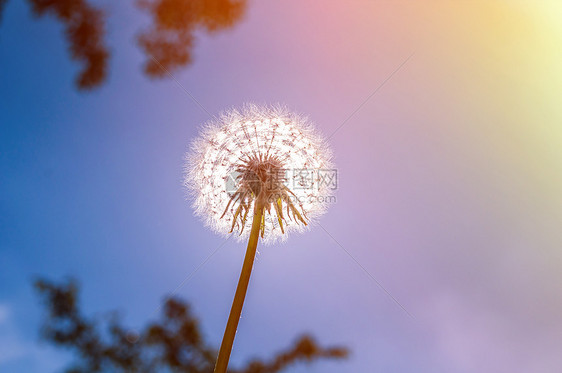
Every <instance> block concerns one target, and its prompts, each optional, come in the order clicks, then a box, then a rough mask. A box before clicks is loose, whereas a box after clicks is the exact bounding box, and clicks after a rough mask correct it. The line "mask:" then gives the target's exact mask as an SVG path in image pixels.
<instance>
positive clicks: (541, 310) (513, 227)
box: [0, 0, 562, 373]
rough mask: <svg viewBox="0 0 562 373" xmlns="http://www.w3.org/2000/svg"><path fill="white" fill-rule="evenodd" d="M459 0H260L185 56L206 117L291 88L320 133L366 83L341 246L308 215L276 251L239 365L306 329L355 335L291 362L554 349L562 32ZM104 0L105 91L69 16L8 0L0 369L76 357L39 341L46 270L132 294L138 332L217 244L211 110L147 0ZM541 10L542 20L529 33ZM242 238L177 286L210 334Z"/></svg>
mask: <svg viewBox="0 0 562 373" xmlns="http://www.w3.org/2000/svg"><path fill="white" fill-rule="evenodd" d="M445 3H447V2H437V1H436V2H428V3H427V4H426V5H423V6H421V5H420V6H418V5H415V4H410V3H409V2H396V3H390V2H358V3H357V4H355V3H354V4H347V3H346V4H343V3H338V2H331V1H330V2H326V4H324V5H322V6H319V5H317V4H315V3H314V2H310V3H309V2H306V3H305V4H299V3H298V2H296V1H287V2H285V1H284V2H276V1H265V2H251V3H250V5H249V7H248V12H247V14H246V16H245V18H244V20H243V21H242V22H241V23H240V24H239V25H237V26H236V27H234V28H233V29H232V30H230V31H227V32H224V33H218V34H215V35H212V36H208V35H203V34H201V35H198V39H197V44H196V47H195V55H194V63H193V64H192V65H191V66H189V67H188V68H186V69H184V70H182V71H180V72H178V73H177V74H175V76H176V78H177V80H178V82H180V84H181V86H182V87H184V88H185V89H186V90H188V91H189V92H190V93H191V94H192V95H193V96H194V97H196V99H197V100H198V101H199V102H200V103H201V105H202V106H203V107H204V108H205V110H206V111H208V112H209V113H211V114H216V113H218V112H220V111H221V110H222V109H224V108H227V107H231V106H238V105H241V104H242V103H244V102H246V101H256V102H258V103H275V102H282V103H285V104H287V105H288V106H289V107H290V108H292V109H294V110H297V111H299V112H304V113H307V114H309V115H310V118H311V119H312V120H313V121H314V122H316V123H317V124H318V128H319V130H320V131H322V132H324V133H325V134H330V133H332V132H333V131H334V130H335V129H336V128H337V127H338V126H339V125H340V124H342V123H343V122H344V121H345V120H346V118H348V117H349V116H350V115H351V114H352V113H354V112H355V110H356V109H357V108H358V107H360V106H361V104H362V103H363V102H365V105H363V106H361V107H360V110H358V111H357V112H356V114H354V115H353V116H352V118H351V119H350V120H349V121H348V122H346V124H345V126H344V127H342V129H341V130H340V131H338V133H337V134H336V135H334V137H333V138H332V139H331V140H330V141H331V143H332V146H333V148H334V154H335V162H336V165H337V167H338V172H339V177H340V189H339V191H338V194H337V198H338V199H337V203H335V204H334V205H333V206H332V207H331V208H330V210H329V211H328V213H327V215H326V216H325V217H323V218H322V220H321V221H320V223H321V224H322V226H323V227H324V228H326V230H327V231H328V232H330V235H332V236H333V237H334V238H335V240H337V242H338V243H339V244H338V243H336V242H335V241H334V240H333V239H332V238H331V237H330V235H327V234H326V233H325V232H324V231H323V229H321V228H320V227H315V228H313V229H312V230H311V231H310V232H307V233H305V234H303V235H299V236H292V237H291V238H290V239H289V240H288V242H286V243H283V244H279V245H274V246H268V247H263V248H261V250H260V254H259V256H258V258H257V260H256V263H255V269H254V272H253V274H252V280H251V283H250V289H249V292H248V296H247V299H246V303H245V308H244V312H243V317H242V319H241V322H240V326H239V332H238V334H237V338H236V341H235V346H234V352H233V356H232V361H233V362H234V363H240V362H242V361H245V360H246V359H248V358H250V357H252V356H263V357H265V356H270V355H271V353H272V352H273V351H277V350H279V349H282V348H284V347H285V346H287V345H288V344H289V343H290V342H291V341H292V340H293V339H294V338H295V337H297V336H298V335H299V334H300V333H303V332H309V333H312V334H313V335H315V336H316V337H317V338H318V340H319V341H321V342H322V343H325V344H343V345H347V346H348V347H349V348H350V349H351V350H352V356H351V358H350V359H349V360H347V361H345V362H342V363H333V362H321V363H318V364H314V365H311V366H306V365H304V366H299V367H295V368H294V369H292V370H289V371H288V372H290V373H299V372H304V371H306V372H322V373H331V372H342V371H352V372H373V371H376V372H378V371H380V372H412V371H415V372H474V371H482V372H487V371H489V372H500V371H516V369H522V370H521V371H533V372H551V371H552V369H553V367H556V366H559V363H561V362H560V357H559V356H558V352H559V350H560V346H561V345H562V341H561V340H560V337H559V335H562V333H560V334H558V332H559V331H560V325H562V323H560V316H559V315H560V314H562V312H560V311H562V298H561V297H560V294H562V293H561V292H560V284H561V283H562V281H560V280H561V278H560V273H562V272H561V271H560V268H562V256H561V255H560V253H561V251H560V247H562V236H561V234H560V232H559V229H558V227H559V224H558V223H559V221H560V218H561V217H562V204H561V201H560V197H559V196H560V195H562V194H560V193H559V192H560V190H562V180H561V178H560V175H561V173H560V171H561V170H562V168H561V165H560V162H559V160H560V159H562V157H560V149H562V147H560V146H559V145H560V144H562V132H561V131H559V128H558V127H557V126H558V123H559V121H558V119H560V118H562V115H561V114H560V109H559V108H558V107H557V106H556V103H557V100H558V98H559V97H560V96H559V93H560V92H559V90H560V89H559V87H560V85H557V84H554V83H552V82H555V83H556V82H560V81H562V80H560V77H561V75H560V74H559V68H556V66H560V64H559V63H558V62H561V61H562V56H561V55H560V53H557V52H556V51H555V50H554V51H553V49H552V47H551V44H549V42H552V41H553V40H555V41H556V40H559V36H560V35H562V33H560V32H559V31H560V30H557V31H556V33H554V32H551V31H552V30H553V29H552V28H551V27H555V26H552V23H548V22H547V21H546V19H547V18H544V19H543V18H540V17H539V16H536V15H534V16H533V18H532V17H531V16H530V15H529V13H525V12H528V10H525V12H523V11H521V10H519V9H517V10H514V9H512V6H511V5H505V4H507V3H505V2H501V1H498V2H497V3H495V4H496V5H497V7H495V8H493V9H491V8H490V9H488V8H486V11H489V12H488V13H486V14H489V15H490V17H489V19H488V18H485V19H482V18H481V17H480V15H481V14H483V13H481V12H480V10H481V9H480V8H479V7H482V8H484V7H487V6H488V5H483V4H484V2H477V1H475V2H474V4H476V5H474V4H473V5H465V8H463V6H460V5H459V6H456V5H452V4H453V3H452V2H451V3H447V4H449V5H448V6H442V4H445ZM96 4H100V5H101V6H102V7H103V8H104V9H105V10H106V11H107V12H108V13H109V14H110V17H109V18H108V22H109V23H108V43H109V47H110V49H111V52H112V59H111V62H110V75H109V79H108V81H107V83H106V84H105V85H103V86H102V87H101V88H100V89H98V90H95V91H93V92H90V93H81V92H77V91H76V89H75V88H74V86H73V79H74V75H75V73H76V71H77V66H76V65H75V64H74V63H73V62H72V61H70V60H69V58H68V53H67V50H66V45H65V43H64V40H63V38H62V28H61V26H60V25H59V24H58V23H56V22H55V21H54V20H53V19H50V18H41V19H38V20H36V19H34V18H33V17H32V15H31V12H30V9H29V6H28V5H27V3H25V2H22V1H16V0H11V1H9V2H8V4H7V7H6V9H5V11H4V14H3V20H2V23H1V24H0V71H1V74H0V149H1V150H0V175H1V177H0V371H2V372H4V371H5V372H13V373H20V372H22V373H23V372H26V373H27V372H55V371H58V370H60V369H61V368H62V367H63V366H64V364H65V362H67V361H68V359H69V358H70V356H69V355H67V354H66V353H64V352H61V351H58V350H55V349H53V348H51V347H49V346H47V345H45V344H44V343H43V344H41V343H40V342H39V336H38V327H39V325H40V321H41V315H42V313H41V307H39V304H38V301H37V298H36V296H35V294H34V293H33V290H32V286H31V284H32V280H33V279H34V278H36V276H45V277H47V278H50V279H53V280H58V279H63V278H65V276H73V277H76V278H77V279H78V280H79V281H80V283H81V284H82V304H83V308H84V310H85V312H86V313H87V314H89V315H94V314H96V313H99V312H104V311H107V310H112V309H117V310H120V311H121V312H122V314H123V317H124V322H125V324H127V325H129V326H130V327H131V328H133V329H134V328H137V327H139V326H142V325H143V324H144V323H145V322H146V321H147V320H149V319H150V318H153V317H154V312H155V310H156V309H157V308H158V307H159V305H160V304H161V301H162V299H163V297H164V296H165V295H166V294H170V293H171V292H172V291H174V289H176V288H177V287H178V285H180V284H181V283H182V281H183V280H184V279H185V278H186V277H187V276H188V275H190V273H192V272H193V270H194V269H196V268H197V267H198V266H199V265H200V264H201V263H202V262H203V261H204V260H205V259H206V258H207V257H208V256H209V255H210V254H212V253H213V252H214V251H215V250H216V249H217V248H218V247H219V246H220V245H222V244H223V241H224V239H223V238H221V237H219V236H216V235H215V234H213V233H212V232H210V231H209V230H208V229H206V228H204V226H203V224H202V223H201V222H200V221H198V220H197V219H196V218H195V217H194V216H193V214H192V209H191V207H190V204H189V202H187V201H186V198H185V197H186V196H185V191H184V190H183V188H182V178H183V170H182V168H183V157H184V154H185V152H186V150H187V149H188V144H189V142H190V141H191V140H192V139H193V138H194V137H195V136H196V135H197V133H198V126H199V125H200V124H201V123H203V122H205V121H206V120H207V119H209V116H208V114H207V113H206V112H205V111H204V110H202V109H201V108H200V107H198V105H196V104H195V103H194V102H193V100H192V99H191V98H190V97H189V96H188V95H187V94H185V92H184V91H183V89H182V88H181V87H179V86H178V85H177V84H176V83H175V82H174V81H173V80H169V79H168V80H163V81H154V80H150V79H148V78H146V77H144V76H143V75H142V66H141V65H142V61H143V55H142V54H141V52H140V51H139V50H138V49H137V47H136V46H135V44H134V36H135V33H137V32H138V31H139V30H140V29H142V28H143V27H145V26H146V25H147V24H148V19H147V18H145V16H144V15H142V14H141V13H140V12H138V10H136V9H135V8H134V6H133V5H132V2H119V3H115V2H110V1H97V2H96ZM440 4H441V5H440ZM498 4H499V5H498ZM496 5H494V6H496ZM490 7H492V6H490ZM494 12H496V13H494ZM545 14H546V12H545ZM493 16H496V17H495V18H494V17H493ZM440 17H442V18H440ZM537 17H539V18H537ZM498 19H500V20H504V21H503V23H502V22H498V21H497V20H498ZM530 19H532V21H531V20H530ZM537 19H538V20H540V22H539V21H537ZM548 19H550V18H548ZM551 21H552V20H551ZM475 22H480V23H481V28H480V29H479V30H481V31H479V32H481V33H482V35H480V34H478V33H477V32H475V31H474V30H473V29H472V25H473V24H474V23H475ZM510 22H513V23H510ZM498 24H499V26H498ZM537 25H539V26H537ZM526 27H529V29H533V30H539V31H537V34H536V35H535V34H533V35H535V36H533V37H534V38H535V39H533V38H531V37H530V36H529V39H525V38H521V37H520V35H531V34H529V33H527V28H526ZM541 27H544V30H543V29H541ZM542 31H544V35H548V36H544V35H543V34H542V33H541V32H542ZM537 40H539V41H544V43H538V42H537ZM537 45H538V46H537ZM552 45H555V43H553V44H552ZM508 46H509V47H508ZM490 50H493V51H495V52H493V53H491V52H490ZM413 52H415V54H414V55H413V57H412V59H411V60H410V61H408V63H407V64H406V65H405V66H404V68H403V69H401V70H400V71H398V72H397V73H396V75H395V76H393V77H392V79H390V80H389V81H388V83H387V84H385V85H384V86H383V87H382V88H381V89H380V91H378V92H377V93H376V94H375V95H374V96H373V97H372V98H371V99H370V100H368V101H365V100H366V99H367V98H368V97H370V95H371V94H372V93H373V92H374V91H375V89H376V88H377V87H378V86H379V85H380V84H381V82H383V81H385V79H386V78H388V77H389V76H390V75H391V73H392V72H393V71H394V70H395V69H396V68H397V67H398V66H399V65H400V64H401V63H402V62H403V61H405V59H406V58H407V57H408V56H410V55H411V54H412V53H413ZM527 52H529V53H527ZM522 56H523V57H522ZM500 67H501V68H500ZM522 71H523V72H525V74H521V72H522ZM556 87H558V88H556ZM536 97H541V98H542V99H541V100H537V99H536ZM536 118H541V120H540V121H539V124H537V123H536V121H535V119H536ZM340 244H341V246H343V248H345V250H344V249H342V247H340V246H339V245H340ZM244 250H245V247H244V245H241V244H238V243H236V242H235V241H234V240H232V242H231V241H230V240H229V241H228V242H227V243H226V244H224V246H222V247H221V248H220V250H219V251H217V252H216V254H215V255H213V256H212V258H211V259H210V260H209V261H208V262H207V263H206V264H205V265H204V266H203V267H201V269H200V270H198V271H197V272H196V273H195V274H194V275H193V277H192V278H190V279H189V281H187V282H186V283H185V284H184V285H183V286H182V287H181V288H180V289H179V290H178V292H177V295H178V296H180V297H182V298H183V299H185V300H187V301H189V302H191V303H192V304H193V307H194V311H195V313H196V315H198V316H199V318H200V320H201V323H202V328H203V331H204V333H205V335H206V336H207V337H208V339H209V341H210V342H212V343H213V344H214V345H216V346H218V344H219V342H220V338H221V337H222V333H223V330H224V325H225V323H226V318H227V315H228V310H229V308H230V303H231V300H232V296H233V294H234V290H235V287H236V281H237V279H238V275H239V271H240V266H241V263H242V259H243V254H244ZM346 250H347V251H348V252H349V253H350V254H351V255H352V256H353V258H355V260H357V261H358V262H359V263H361V266H363V267H364V268H365V269H366V270H367V272H369V274H370V275H372V276H373V277H374V278H376V279H377V281H379V282H380V283H381V284H382V285H383V286H384V287H385V288H386V290H387V291H389V292H390V293H391V294H392V295H393V296H394V297H395V298H396V299H398V300H399V302H400V303H401V304H402V305H403V306H404V307H405V308H406V309H407V310H408V312H410V313H411V314H413V315H414V316H415V319H412V318H410V317H409V316H408V315H406V314H405V312H404V311H403V310H402V309H401V308H400V307H399V306H398V305H397V304H396V303H394V302H393V301H392V299H390V298H389V297H388V296H387V295H386V293H385V292H384V291H383V290H382V289H381V288H380V287H379V286H377V284H376V283H375V282H374V281H372V279H371V278H370V277H369V275H367V274H366V273H365V272H364V271H363V270H362V269H361V267H360V266H359V265H357V263H356V262H355V261H354V260H353V259H351V258H350V257H349V255H348V254H347V253H346ZM521 367H523V368H524V369H523V368H521ZM514 369H515V370H514Z"/></svg>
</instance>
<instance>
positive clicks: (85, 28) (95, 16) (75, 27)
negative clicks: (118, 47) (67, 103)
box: [29, 0, 109, 89]
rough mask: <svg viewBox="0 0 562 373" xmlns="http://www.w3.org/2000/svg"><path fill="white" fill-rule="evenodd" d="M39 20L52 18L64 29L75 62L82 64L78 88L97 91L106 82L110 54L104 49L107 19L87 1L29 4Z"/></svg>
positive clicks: (48, 0)
mask: <svg viewBox="0 0 562 373" xmlns="http://www.w3.org/2000/svg"><path fill="white" fill-rule="evenodd" d="M29 1H30V2H31V5H32V7H33V11H34V13H35V14H36V15H38V16H43V15H45V14H48V13H50V14H52V15H54V16H56V17H57V18H58V20H59V21H60V22H62V23H63V24H64V26H65V34H66V39H67V41H68V43H69V49H70V52H71V56H72V58H73V59H75V60H78V61H81V62H82V65H83V67H82V70H81V72H80V73H79V75H78V77H77V79H76V84H77V85H78V88H80V89H90V88H94V87H96V86H98V85H100V84H101V83H103V81H104V80H105V79H106V76H107V65H108V58H109V52H108V50H107V47H106V45H105V41H104V34H105V15H104V14H103V13H102V11H101V10H99V9H97V8H95V7H94V6H92V5H90V4H89V3H88V2H87V1H86V0H29Z"/></svg>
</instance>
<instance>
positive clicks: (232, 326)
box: [215, 201, 263, 373]
mask: <svg viewBox="0 0 562 373" xmlns="http://www.w3.org/2000/svg"><path fill="white" fill-rule="evenodd" d="M262 214H263V206H262V204H261V203H257V201H256V205H255V208H254V220H253V221H252V230H251V232H250V239H249V240H248V248H247V249H246V256H245V257H244V264H243V265H242V272H241V273H240V279H239V280H238V287H237V288H236V293H235V294H234V300H233V301H232V308H231V309H230V316H228V322H227V323H226V329H225V331H224V336H223V337H222V343H221V348H220V350H219V356H218V357H217V363H216V365H215V373H226V369H227V367H228V360H229V359H230V353H231V351H232V344H233V343H234V336H235V335H236V329H237V328H238V321H239V320H240V315H241V313H242V306H244V298H246V291H247V290H248V283H249V282H250V275H251V274H252V267H253V264H254V258H255V256H256V248H257V246H258V238H259V234H260V228H261V219H262Z"/></svg>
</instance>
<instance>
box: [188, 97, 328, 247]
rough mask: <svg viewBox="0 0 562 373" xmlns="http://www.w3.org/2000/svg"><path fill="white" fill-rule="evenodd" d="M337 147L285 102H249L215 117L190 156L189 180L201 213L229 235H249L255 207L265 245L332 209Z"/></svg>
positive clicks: (213, 226) (199, 213)
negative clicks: (328, 176) (326, 173)
mask: <svg viewBox="0 0 562 373" xmlns="http://www.w3.org/2000/svg"><path fill="white" fill-rule="evenodd" d="M332 167H333V166H332V163H331V151H330V149H329V148H328V147H327V145H326V142H325V141H324V140H323V138H322V137H321V136H320V135H319V134H318V132H317V131H316V130H315V129H314V127H313V125H312V124H311V123H310V122H309V121H308V119H307V118H306V117H303V116H300V115H297V114H294V113H292V112H290V111H289V110H288V109H287V108H285V107H282V106H258V105H254V104H246V105H244V106H243V107H242V109H241V110H237V109H231V110H228V111H226V112H224V113H222V114H221V115H220V116H219V117H218V118H215V119H213V120H211V121H209V122H207V123H206V124H205V126H204V128H203V130H202V134H201V136H200V137H199V138H198V139H196V140H195V141H194V142H193V144H192V149H191V151H190V153H189V154H188V156H187V164H186V177H185V185H186V186H187V188H188V190H189V191H190V193H191V195H192V197H193V198H194V203H193V205H194V208H195V213H196V215H198V216H200V217H201V218H202V219H203V220H204V222H205V224H206V225H207V226H209V227H211V228H212V229H213V230H214V231H216V232H218V233H221V234H229V233H232V232H236V233H237V234H238V237H239V239H243V238H247V237H248V235H249V232H250V229H249V225H251V222H252V218H253V216H254V205H255V203H256V201H258V200H259V201H261V203H262V205H263V206H264V209H265V211H264V214H263V217H262V224H261V229H260V231H261V232H260V235H261V237H262V241H263V242H265V243H273V242H275V241H277V240H278V239H285V238H286V237H287V234H288V233H289V232H299V231H302V230H304V229H305V227H306V226H307V225H308V223H309V222H310V221H311V220H314V219H315V218H317V217H318V216H320V215H321V214H322V213H323V212H324V211H325V210H326V207H327V206H326V201H325V198H324V197H326V195H327V193H328V192H329V191H328V187H327V185H325V183H322V182H321V180H320V179H319V171H320V170H325V169H331V168H332Z"/></svg>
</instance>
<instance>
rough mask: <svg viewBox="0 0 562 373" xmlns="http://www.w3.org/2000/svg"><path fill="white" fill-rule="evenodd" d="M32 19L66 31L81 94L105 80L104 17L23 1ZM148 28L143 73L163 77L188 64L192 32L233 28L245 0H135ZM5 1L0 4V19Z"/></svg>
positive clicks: (85, 8) (86, 7)
mask: <svg viewBox="0 0 562 373" xmlns="http://www.w3.org/2000/svg"><path fill="white" fill-rule="evenodd" d="M28 1H29V3H30V4H31V6H32V10H33V13H34V14H35V15H36V16H44V15H47V14H49V15H53V16H55V17H56V18H57V19H58V20H59V21H60V22H61V23H62V24H63V25H64V28H65V37H66V39H67V42H68V45H69V50H70V53H71V57H72V59H74V60H77V61H79V62H80V64H81V65H82V68H81V71H80V73H79V74H78V77H77V78H76V86H77V88H78V89H80V90H88V89H92V88H95V87H98V86H100V85H101V84H102V83H104V82H105V81H106V80H107V74H108V66H109V58H110V53H109V49H108V47H107V42H106V40H105V36H106V33H105V24H106V18H107V14H106V13H105V12H103V11H102V10H101V9H99V8H97V7H95V6H93V5H92V4H91V3H90V2H89V1H90V0H28ZM135 1H136V5H137V7H138V8H139V9H141V10H143V11H147V12H148V13H149V15H150V17H151V19H152V25H151V26H150V28H148V29H147V30H144V31H142V32H141V33H139V34H138V36H137V43H138V46H139V47H140V48H141V49H142V51H143V52H144V54H145V55H146V61H145V63H144V72H145V73H146V75H147V76H149V77H151V78H163V77H165V76H167V75H169V74H170V73H171V72H172V71H176V70H178V69H179V68H180V67H184V66H187V65H189V64H190V63H191V62H192V60H193V57H192V53H193V47H194V42H195V34H196V33H197V32H198V31H203V32H207V33H214V32H217V31H220V30H225V29H228V28H230V27H233V26H234V25H235V24H236V23H237V22H239V21H240V20H241V19H242V16H243V15H244V13H245V11H246V1H247V0H135ZM6 2H7V0H0V20H1V16H2V10H3V8H4V6H5V4H6Z"/></svg>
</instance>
